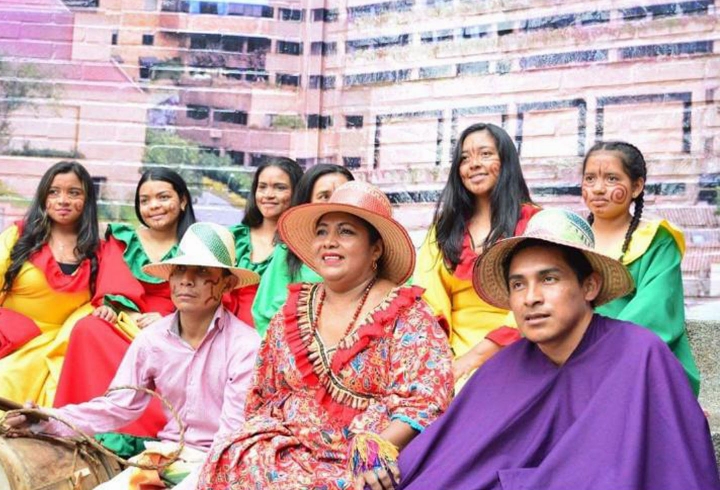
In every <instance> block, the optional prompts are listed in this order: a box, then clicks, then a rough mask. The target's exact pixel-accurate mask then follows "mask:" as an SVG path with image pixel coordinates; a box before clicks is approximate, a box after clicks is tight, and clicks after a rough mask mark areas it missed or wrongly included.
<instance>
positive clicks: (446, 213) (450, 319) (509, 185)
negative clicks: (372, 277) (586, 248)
mask: <svg viewBox="0 0 720 490" xmlns="http://www.w3.org/2000/svg"><path fill="white" fill-rule="evenodd" d="M539 210H540V209H539V208H538V207H537V206H535V205H534V204H533V203H532V201H531V199H530V193H529V191H528V187H527V185H526V184H525V179H524V178H523V174H522V169H521V167H520V158H519V157H518V153H517V150H516V149H515V145H514V144H513V141H512V138H510V136H509V135H508V134H507V133H506V132H505V130H503V129H502V128H500V127H498V126H495V125H494V124H484V123H478V124H473V125H472V126H468V127H467V128H466V129H465V130H464V131H463V132H462V133H461V134H460V138H458V141H457V144H456V145H455V151H454V153H453V161H452V166H451V167H450V175H449V177H448V181H447V184H446V185H445V188H444V189H443V191H442V193H441V194H440V199H439V200H438V203H437V206H436V208H435V215H434V217H433V221H432V226H431V229H430V231H429V233H428V235H427V238H426V239H425V242H424V243H423V245H422V247H421V248H420V251H419V252H418V265H417V267H416V269H415V276H414V281H415V284H417V285H419V286H422V287H423V288H425V294H424V295H423V297H424V298H425V301H427V302H428V304H429V305H430V306H431V307H432V309H433V311H434V312H435V314H436V315H437V316H438V317H439V318H440V319H442V320H441V321H443V322H445V323H446V324H447V329H448V330H449V332H450V346H451V347H452V349H453V354H454V355H455V362H454V363H453V372H454V374H455V377H456V379H457V380H458V383H457V385H456V389H459V388H460V387H461V386H462V385H463V384H464V382H465V381H466V379H467V376H468V375H469V374H470V373H472V372H473V371H474V370H475V369H477V368H478V367H480V365H481V364H482V363H484V362H485V361H487V360H488V359H489V358H490V357H491V356H492V355H494V354H495V353H496V352H497V351H498V350H500V349H501V348H502V347H504V346H506V345H508V344H510V343H512V342H514V341H516V340H517V339H518V338H520V334H519V333H518V331H517V329H515V328H508V327H509V326H513V327H514V325H515V321H514V319H513V318H512V315H509V313H508V311H506V310H503V309H501V308H496V307H494V306H491V305H489V304H487V303H486V302H485V301H483V300H482V299H480V298H479V297H478V295H477V294H475V291H474V290H473V286H472V281H471V278H472V266H473V263H474V262H475V259H476V258H477V257H478V255H479V254H480V253H482V251H483V250H486V249H487V248H489V247H490V246H491V245H492V244H494V243H495V242H496V241H498V240H499V239H500V238H505V237H510V236H514V235H518V234H520V233H522V232H523V230H524V229H525V226H526V225H527V222H528V220H529V219H530V218H531V217H532V216H533V215H534V214H535V213H537V212H538V211H539Z"/></svg>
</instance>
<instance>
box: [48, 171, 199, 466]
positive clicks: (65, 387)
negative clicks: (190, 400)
mask: <svg viewBox="0 0 720 490" xmlns="http://www.w3.org/2000/svg"><path fill="white" fill-rule="evenodd" d="M135 215H136V216H137V218H138V221H139V222H140V224H142V225H143V226H142V227H141V228H138V229H134V228H133V227H131V226H130V225H126V224H110V225H108V228H107V233H106V235H107V239H108V241H110V242H115V243H117V245H118V246H119V247H120V248H121V249H122V250H124V252H123V258H124V259H125V262H126V264H127V265H128V267H129V268H130V270H131V271H132V273H133V275H134V276H135V278H136V279H137V280H138V281H139V282H140V284H141V285H142V286H143V289H144V291H145V296H144V299H145V305H146V308H145V310H144V311H132V310H127V311H124V312H121V313H120V318H119V320H118V322H117V324H116V325H111V324H109V323H105V324H95V325H93V324H84V325H78V326H77V327H76V328H74V329H73V332H72V334H71V335H70V341H69V344H68V349H67V354H66V359H65V363H64V365H63V369H62V373H61V374H60V381H59V383H58V389H57V394H56V395H55V403H54V406H56V407H62V406H64V405H68V404H78V403H82V402H86V401H88V400H91V399H93V398H95V397H97V396H100V395H102V394H103V393H105V391H106V390H107V388H108V386H109V385H110V381H112V379H113V377H114V376H115V373H116V372H117V368H118V366H119V365H120V361H122V358H123V356H124V355H125V352H126V351H127V349H128V347H129V346H130V342H131V341H132V340H133V339H134V338H135V337H136V336H137V334H138V333H140V329H142V328H145V327H147V326H148V325H150V324H151V323H153V322H154V321H156V320H158V319H160V318H162V317H163V316H166V315H169V314H170V313H172V312H174V311H175V306H174V305H173V303H172V300H171V299H170V287H169V286H168V283H167V281H164V280H162V279H158V278H156V277H153V276H151V275H149V274H147V273H145V272H144V271H143V269H142V268H143V267H144V266H145V265H149V264H152V263H154V262H160V261H162V260H167V259H171V258H173V257H174V256H175V254H176V253H177V247H178V243H179V242H180V239H181V238H182V236H183V235H184V234H185V230H187V229H188V227H189V226H190V225H192V224H193V223H194V222H195V213H194V211H193V207H192V197H191V196H190V191H189V190H188V188H187V184H186V183H185V181H184V180H183V178H182V177H181V176H180V175H179V174H178V173H177V172H175V171H173V170H170V169H167V168H162V167H158V168H152V169H150V170H147V171H146V172H145V173H143V175H142V177H140V181H139V182H138V185H137V188H136V190H135ZM88 373H92V375H88ZM164 425H165V416H164V415H163V413H162V407H161V406H160V404H159V402H154V403H153V404H151V405H150V408H149V409H148V411H146V414H145V416H143V417H142V418H140V419H139V420H137V421H136V422H133V423H132V424H131V425H129V426H128V427H125V428H123V429H121V430H120V431H119V432H123V433H126V434H132V435H135V436H143V437H154V436H155V435H156V434H157V432H158V431H159V430H160V429H161V428H162V427H163V426H164ZM104 438H105V440H104V441H103V442H104V443H105V444H106V445H109V447H110V448H112V449H113V450H115V451H116V452H119V453H121V454H123V455H132V454H131V453H135V452H136V451H135V449H137V448H134V447H133V446H130V448H128V449H127V452H126V451H125V450H124V449H123V448H124V447H126V444H128V443H129V442H131V441H132V439H128V438H124V437H119V438H117V437H114V436H104ZM108 438H109V439H108ZM139 449H142V448H139Z"/></svg>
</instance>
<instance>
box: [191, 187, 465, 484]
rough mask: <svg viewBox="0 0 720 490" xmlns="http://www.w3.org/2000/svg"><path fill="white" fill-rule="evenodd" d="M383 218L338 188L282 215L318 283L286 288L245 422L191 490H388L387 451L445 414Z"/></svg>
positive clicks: (429, 320)
mask: <svg viewBox="0 0 720 490" xmlns="http://www.w3.org/2000/svg"><path fill="white" fill-rule="evenodd" d="M391 213H392V211H391V206H390V202H389V201H388V199H387V197H386V196H385V195H384V194H383V193H382V192H381V191H380V190H379V189H377V188H375V187H373V186H371V185H369V184H366V183H362V182H348V183H347V184H344V185H342V186H340V187H338V188H337V190H336V191H335V193H334V194H333V195H332V197H331V199H330V201H329V202H327V203H317V204H306V205H303V206H298V207H295V208H292V209H291V210H289V211H288V212H287V213H286V214H285V215H283V217H282V218H281V220H280V222H279V230H280V233H281V236H282V238H283V241H284V242H285V243H286V244H287V246H288V247H289V248H290V249H291V250H292V251H293V252H294V253H295V254H297V256H298V257H299V258H300V259H301V260H302V261H303V262H304V263H306V264H307V265H308V266H310V267H311V268H313V270H315V271H316V272H317V273H318V274H319V275H320V276H321V277H322V278H323V282H321V283H319V284H308V283H301V284H296V285H293V286H291V290H290V294H289V297H288V301H287V303H286V304H285V306H284V307H283V309H282V310H281V311H280V312H279V313H278V314H277V315H276V316H275V317H274V318H273V320H272V321H271V323H270V327H269V330H268V333H267V337H266V339H265V341H264V343H263V346H262V347H261V351H260V354H259V356H258V361H257V364H256V371H255V379H254V383H253V387H252V388H251V390H250V392H249V393H248V397H247V400H246V407H245V414H246V422H245V424H244V426H243V427H242V428H240V429H239V430H238V431H237V432H236V433H234V434H233V435H232V436H230V437H229V438H227V439H226V440H225V441H224V443H221V444H217V445H216V446H215V447H214V448H213V450H212V451H211V454H210V457H209V459H208V460H207V461H206V463H205V465H204V468H203V471H202V474H201V475H200V481H199V484H198V488H202V489H238V490H239V489H243V490H244V489H284V490H290V489H351V488H360V489H362V488H364V487H365V486H366V485H367V486H369V487H370V488H373V489H374V488H378V489H382V488H392V485H393V483H392V480H393V479H394V478H396V477H397V467H396V465H395V461H394V460H395V458H396V457H397V451H398V450H402V448H403V447H404V446H405V445H406V444H407V443H408V442H410V440H412V438H413V437H415V436H416V435H417V434H418V433H419V432H421V431H422V430H423V429H424V428H425V427H427V426H428V425H429V424H430V423H432V422H433V421H434V420H435V419H436V418H437V417H438V416H439V415H440V414H441V413H442V412H443V411H444V410H445V408H446V407H447V405H448V404H449V402H450V397H451V390H452V383H453V378H452V372H451V354H450V349H449V344H448V340H447V337H446V335H445V333H444V331H443V330H442V329H441V328H440V326H439V325H438V323H437V322H436V321H435V319H434V316H433V314H432V312H431V311H430V309H429V307H428V306H427V305H426V304H425V302H424V301H423V300H422V298H421V296H422V289H420V288H418V287H407V286H403V284H404V283H405V281H406V280H407V278H408V277H409V276H410V274H411V273H412V271H413V267H414V262H415V254H414V248H413V246H412V243H411V241H410V238H409V237H408V235H407V232H406V231H405V229H404V228H403V227H402V226H401V225H400V224H399V223H398V222H396V221H395V220H393V219H392V217H391ZM353 458H354V459H353ZM188 483H189V482H188ZM183 488H185V487H183Z"/></svg>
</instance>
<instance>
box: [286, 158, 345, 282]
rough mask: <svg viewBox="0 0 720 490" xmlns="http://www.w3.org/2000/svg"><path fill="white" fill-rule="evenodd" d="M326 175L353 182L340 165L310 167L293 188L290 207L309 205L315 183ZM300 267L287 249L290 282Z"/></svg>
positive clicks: (298, 261)
mask: <svg viewBox="0 0 720 490" xmlns="http://www.w3.org/2000/svg"><path fill="white" fill-rule="evenodd" d="M328 174H341V175H343V176H345V177H346V178H347V179H348V181H351V180H355V177H354V176H353V174H352V173H351V172H350V171H349V170H348V169H347V168H345V167H341V166H340V165H335V164H332V163H319V164H317V165H314V166H312V167H310V169H309V170H308V171H307V172H305V174H303V176H302V178H301V179H300V180H299V181H298V184H297V187H295V192H293V198H292V204H291V207H294V206H299V205H300V204H307V203H309V202H310V201H311V200H312V192H313V188H314V187H315V182H317V181H318V180H319V179H320V177H322V176H324V175H328ZM301 265H302V261H301V260H300V259H299V258H298V256H297V255H295V254H294V253H292V251H291V250H290V249H288V255H287V266H288V271H289V272H290V280H291V281H292V282H295V281H296V280H297V275H298V273H299V272H300V266H301Z"/></svg>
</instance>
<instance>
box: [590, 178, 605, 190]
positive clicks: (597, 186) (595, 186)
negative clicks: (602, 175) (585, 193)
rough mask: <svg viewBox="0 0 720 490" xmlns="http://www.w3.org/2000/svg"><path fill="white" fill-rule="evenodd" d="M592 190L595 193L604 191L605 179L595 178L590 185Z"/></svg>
mask: <svg viewBox="0 0 720 490" xmlns="http://www.w3.org/2000/svg"><path fill="white" fill-rule="evenodd" d="M591 189H592V191H593V192H594V193H595V194H604V193H605V181H604V180H603V179H595V181H594V182H593V183H592V186H591Z"/></svg>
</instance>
